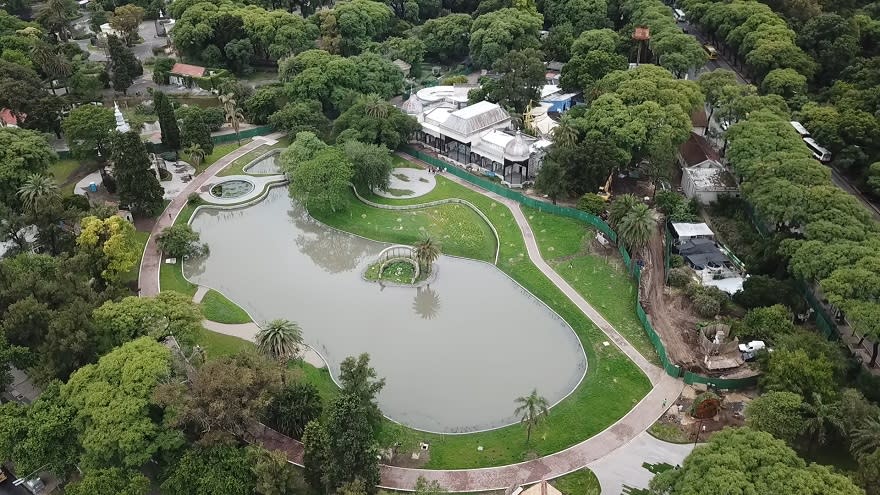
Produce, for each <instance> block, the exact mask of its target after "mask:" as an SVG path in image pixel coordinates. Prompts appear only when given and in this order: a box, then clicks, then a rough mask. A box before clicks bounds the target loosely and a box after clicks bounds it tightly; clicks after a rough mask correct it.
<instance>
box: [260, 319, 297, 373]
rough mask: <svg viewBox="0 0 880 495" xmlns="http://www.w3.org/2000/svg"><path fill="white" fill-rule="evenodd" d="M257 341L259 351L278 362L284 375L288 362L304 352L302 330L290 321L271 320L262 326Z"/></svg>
mask: <svg viewBox="0 0 880 495" xmlns="http://www.w3.org/2000/svg"><path fill="white" fill-rule="evenodd" d="M255 340H256V343H257V349H258V350H259V351H260V352H261V353H263V355H265V356H266V357H268V358H269V359H273V360H275V361H278V362H279V364H281V367H282V373H283V368H284V367H285V365H286V364H287V361H289V360H291V359H295V358H297V357H298V356H299V353H300V351H301V350H302V345H303V338H302V329H301V328H300V327H299V325H298V324H297V323H295V322H292V321H290V320H280V319H276V320H271V321H268V322H266V323H265V324H263V325H262V327H261V328H260V331H258V332H257V335H256V338H255Z"/></svg>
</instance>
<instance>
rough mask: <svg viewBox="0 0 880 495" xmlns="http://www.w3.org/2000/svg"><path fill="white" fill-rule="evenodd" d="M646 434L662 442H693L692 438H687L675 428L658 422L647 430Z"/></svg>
mask: <svg viewBox="0 0 880 495" xmlns="http://www.w3.org/2000/svg"><path fill="white" fill-rule="evenodd" d="M648 433H650V434H651V436H653V437H654V438H657V439H659V440H663V441H664V442H670V443H691V442H693V441H694V439H693V437H690V438H689V437H688V435H687V434H686V433H685V432H683V431H681V429H680V428H678V427H677V426H675V425H669V424H665V423H661V422H659V421H658V422H656V423H654V424H653V425H651V427H650V428H648Z"/></svg>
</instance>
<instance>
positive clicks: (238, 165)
mask: <svg viewBox="0 0 880 495" xmlns="http://www.w3.org/2000/svg"><path fill="white" fill-rule="evenodd" d="M288 146H290V139H289V138H286V137H284V138H281V139H279V140H278V142H277V143H275V144H272V145H266V144H264V145H263V146H260V147H259V148H257V149H255V150H253V151H250V152H248V153H246V154H244V155H242V156H240V157H238V158H236V159H235V161H233V162H232V163H230V164H229V165H227V166H226V168H224V169H223V170H221V171H220V173H218V174H217V175H218V176H220V177H225V176H227V175H244V174H245V172H244V167H246V166H247V165H248V164H249V163H250V162H252V161H254V160H256V159H257V158H259V157H260V156H262V155H264V154H266V153H268V152H269V151H271V150H274V149H278V148H287V147H288ZM252 175H259V174H252Z"/></svg>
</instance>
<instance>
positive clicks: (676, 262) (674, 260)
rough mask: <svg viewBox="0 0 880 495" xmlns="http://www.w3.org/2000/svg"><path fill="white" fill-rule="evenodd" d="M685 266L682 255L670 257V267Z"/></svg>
mask: <svg viewBox="0 0 880 495" xmlns="http://www.w3.org/2000/svg"><path fill="white" fill-rule="evenodd" d="M683 265H684V258H683V257H682V256H681V255H680V254H672V255H670V256H669V267H670V268H678V267H680V266H683Z"/></svg>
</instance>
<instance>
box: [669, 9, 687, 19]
mask: <svg viewBox="0 0 880 495" xmlns="http://www.w3.org/2000/svg"><path fill="white" fill-rule="evenodd" d="M672 15H673V16H674V17H675V20H676V21H678V22H685V21H687V17H685V14H684V11H683V10H681V9H675V10H673V11H672Z"/></svg>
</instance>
